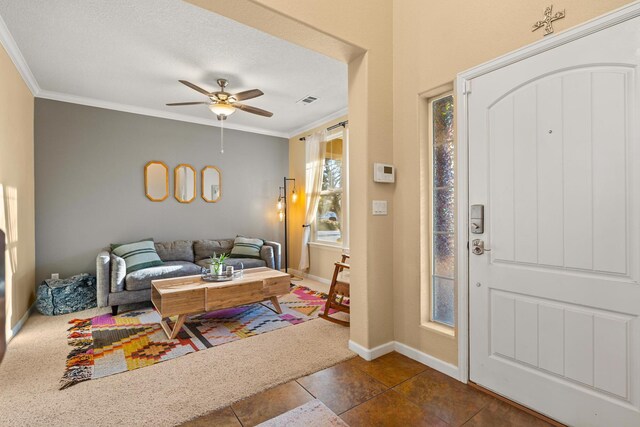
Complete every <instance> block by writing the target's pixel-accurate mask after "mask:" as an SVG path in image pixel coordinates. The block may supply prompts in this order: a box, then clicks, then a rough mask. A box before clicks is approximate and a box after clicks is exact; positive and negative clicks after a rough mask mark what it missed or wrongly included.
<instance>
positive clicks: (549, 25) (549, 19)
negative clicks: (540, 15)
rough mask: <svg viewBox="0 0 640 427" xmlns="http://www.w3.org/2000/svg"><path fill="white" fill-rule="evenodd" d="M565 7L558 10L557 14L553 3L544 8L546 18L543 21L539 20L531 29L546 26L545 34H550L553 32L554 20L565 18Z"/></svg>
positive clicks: (534, 29)
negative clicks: (554, 11)
mask: <svg viewBox="0 0 640 427" xmlns="http://www.w3.org/2000/svg"><path fill="white" fill-rule="evenodd" d="M564 15H565V14H564V9H562V11H561V12H556V14H555V15H554V14H553V5H551V6H548V7H547V8H546V9H545V10H544V17H545V18H544V19H543V20H542V21H538V22H536V23H535V24H533V29H532V30H531V31H532V32H533V31H536V30H539V29H540V28H542V27H544V35H545V36H548V35H549V34H551V33H553V21H557V20H558V19H562V18H564Z"/></svg>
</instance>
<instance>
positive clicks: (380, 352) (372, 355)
mask: <svg viewBox="0 0 640 427" xmlns="http://www.w3.org/2000/svg"><path fill="white" fill-rule="evenodd" d="M394 344H395V342H394V341H390V342H388V343H385V344H382V345H379V346H377V347H374V348H371V349H369V348H365V347H363V346H361V345H360V344H358V343H357V342H354V341H351V340H349V350H351V351H353V352H354V353H357V354H358V356H360V357H362V358H363V359H364V360H369V361H370V360H373V359H377V358H378V357H380V356H384V355H385V354H387V353H391V352H392V351H393V350H394Z"/></svg>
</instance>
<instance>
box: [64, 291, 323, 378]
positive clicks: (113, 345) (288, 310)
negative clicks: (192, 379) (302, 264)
mask: <svg viewBox="0 0 640 427" xmlns="http://www.w3.org/2000/svg"><path fill="white" fill-rule="evenodd" d="M278 299H279V301H280V307H281V308H282V314H278V313H276V312H275V310H274V308H273V305H272V304H271V303H270V302H266V301H265V302H262V303H256V304H250V305H243V306H240V307H235V308H229V309H224V310H219V311H214V312H210V313H204V314H200V315H196V316H192V317H189V318H188V319H187V321H186V322H185V324H184V326H183V328H182V330H181V331H180V332H179V333H178V336H177V337H176V338H175V339H173V340H172V339H169V338H168V337H167V335H166V334H165V333H164V331H163V330H162V327H161V326H160V320H161V319H160V315H159V314H158V312H157V311H155V309H153V308H145V309H142V310H134V311H129V312H126V313H122V314H118V315H117V316H111V315H110V314H103V315H101V316H96V317H92V318H90V319H74V320H72V321H71V322H69V323H70V324H72V325H73V326H72V327H71V328H69V335H68V340H69V345H71V346H73V347H75V348H74V349H73V350H72V351H71V352H70V353H69V355H68V356H67V367H66V370H65V373H64V375H63V377H62V380H61V385H60V389H61V390H62V389H64V388H67V387H70V386H72V385H74V384H77V383H79V382H82V381H87V380H92V379H97V378H102V377H106V376H109V375H113V374H118V373H121V372H126V371H131V370H134V369H138V368H143V367H145V366H151V365H155V364H156V363H160V362H164V361H166V360H170V359H173V358H176V357H180V356H183V355H185V354H189V353H193V352H196V351H200V350H206V349H208V348H211V347H215V346H218V345H221V344H226V343H229V342H232V341H236V340H239V339H242V338H248V337H252V336H254V335H260V334H263V333H265V332H270V331H274V330H276V329H281V328H285V327H287V326H291V325H297V324H299V323H302V322H306V321H308V320H312V319H315V318H316V317H317V316H318V314H319V313H320V312H321V310H322V309H324V305H325V301H326V299H327V295H326V294H324V293H322V292H316V291H314V290H312V289H309V288H306V287H303V286H296V285H291V292H290V293H289V294H288V295H285V296H282V297H280V298H278ZM174 320H175V319H174ZM171 326H173V325H171Z"/></svg>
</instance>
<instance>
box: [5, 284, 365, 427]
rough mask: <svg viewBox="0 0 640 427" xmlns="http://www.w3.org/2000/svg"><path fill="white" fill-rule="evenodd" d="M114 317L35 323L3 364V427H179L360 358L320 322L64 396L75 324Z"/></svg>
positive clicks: (337, 330) (338, 331) (339, 332)
mask: <svg viewBox="0 0 640 427" xmlns="http://www.w3.org/2000/svg"><path fill="white" fill-rule="evenodd" d="M305 285H307V286H308V284H306V283H305ZM107 311H108V309H93V310H87V311H84V312H80V313H75V314H71V315H63V316H55V317H47V316H42V315H39V314H34V315H33V316H31V318H30V319H29V320H28V321H27V323H26V325H25V326H24V328H23V329H22V331H21V332H20V333H19V334H18V335H17V336H16V337H15V338H14V339H13V340H12V341H11V343H10V344H9V348H8V350H7V354H6V355H5V359H4V361H3V362H2V364H0V408H1V409H0V413H1V414H2V416H0V425H2V426H5V425H6V426H22V425H25V426H26V425H29V426H37V425H47V426H52V425H54V426H56V425H61V426H62V425H64V426H80V425H82V426H85V425H95V426H102V425H105V426H107V425H110V426H113V425H149V424H152V425H158V426H171V425H175V424H177V423H180V422H183V421H186V420H188V419H191V418H193V417H196V416H199V415H203V414H205V413H208V412H211V411H213V410H215V409H218V408H221V407H223V406H227V405H229V404H231V403H233V402H235V401H237V400H239V399H242V398H244V397H247V396H250V395H252V394H255V393H258V392H259V391H262V390H264V389H267V388H270V387H273V386H275V385H278V384H281V383H284V382H287V381H290V380H292V379H295V378H298V377H301V376H303V375H306V374H309V373H311V372H315V371H318V370H320V369H324V368H326V367H328V366H331V365H333V364H336V363H338V362H341V361H343V360H346V359H348V358H350V357H353V356H354V353H352V352H351V351H349V350H348V348H347V345H348V340H349V330H348V328H344V327H342V326H338V325H335V324H333V323H330V322H327V321H325V320H322V319H316V320H311V321H309V322H305V323H302V324H299V325H295V326H291V327H287V328H283V329H279V330H276V331H273V332H269V333H265V334H262V335H258V336H255V337H251V338H248V339H244V340H239V341H235V342H232V343H229V344H224V345H221V346H218V347H214V348H211V349H208V350H206V351H200V352H197V353H192V354H188V355H186V356H184V357H180V358H177V359H173V360H169V361H167V362H163V363H159V364H157V365H154V366H150V367H146V368H142V369H137V370H135V371H130V372H125V373H122V374H117V375H113V376H110V377H105V378H101V379H97V380H91V381H86V382H83V383H80V384H77V385H75V386H73V387H71V388H69V389H67V390H62V391H60V390H58V385H59V380H60V377H61V376H62V373H63V371H64V362H65V360H66V355H67V354H68V352H69V349H70V347H69V346H67V340H66V329H67V327H68V325H67V322H68V321H69V320H70V319H72V318H74V317H80V318H87V317H91V316H95V315H97V314H100V313H104V312H107Z"/></svg>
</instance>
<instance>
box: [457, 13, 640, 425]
mask: <svg viewBox="0 0 640 427" xmlns="http://www.w3.org/2000/svg"><path fill="white" fill-rule="evenodd" d="M639 64H640V18H635V19H632V20H628V21H625V22H623V23H620V24H617V25H615V26H613V27H610V28H608V29H605V30H601V31H598V32H596V33H593V34H591V35H588V36H586V37H583V38H580V39H578V40H575V41H573V42H570V43H568V44H564V45H561V46H559V47H556V48H554V49H551V50H549V51H546V52H544V53H540V54H538V55H536V56H533V57H530V58H528V59H525V60H522V61H519V62H517V63H515V64H512V65H509V66H506V67H504V68H501V69H499V70H497V71H493V72H490V73H488V74H485V75H483V76H481V77H478V78H475V79H473V80H472V81H471V88H470V93H469V95H468V112H469V117H468V132H469V204H470V205H476V204H477V205H484V215H485V230H484V233H483V234H472V233H470V234H469V241H470V242H471V241H472V240H473V239H482V240H483V241H484V244H485V246H486V248H488V249H490V252H485V253H484V254H480V255H476V254H474V253H472V252H470V255H469V257H470V260H469V286H470V288H469V305H470V313H469V328H470V332H469V333H470V366H469V368H470V379H471V380H472V381H474V382H476V383H478V384H480V385H482V386H484V387H486V388H488V389H491V390H493V391H495V392H497V393H499V394H501V395H504V396H507V397H508V398H510V399H512V400H514V401H516V402H519V403H522V404H523V405H526V406H529V407H531V408H533V409H535V410H537V411H540V412H542V413H544V414H547V415H549V416H550V417H552V418H555V419H558V420H560V421H562V422H564V423H568V424H570V425H579V426H587V425H594V426H595V425H598V426H640V412H639V408H640V381H639V379H640V351H639V350H640V348H639V344H640V324H639V322H638V315H640V285H639V279H640V248H639V244H640V179H639V178H640V156H639V154H640V141H639V138H638V136H639V133H638V131H639V128H640V126H639V124H640V111H639V110H638V105H639V103H638V98H639V96H638V88H639V87H640V86H639V85H638V81H639V80H638V79H639V76H640V73H639V72H640V69H639Z"/></svg>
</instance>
